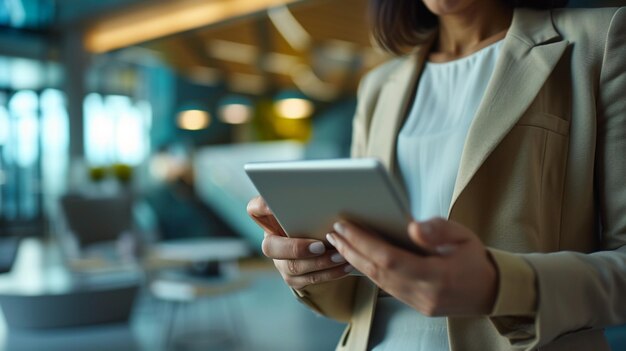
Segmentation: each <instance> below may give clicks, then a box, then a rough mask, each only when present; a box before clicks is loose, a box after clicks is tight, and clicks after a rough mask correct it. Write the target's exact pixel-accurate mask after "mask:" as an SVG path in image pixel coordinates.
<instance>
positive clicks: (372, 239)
mask: <svg viewBox="0 0 626 351" xmlns="http://www.w3.org/2000/svg"><path fill="white" fill-rule="evenodd" d="M334 229H335V232H336V233H337V234H338V235H330V238H329V237H327V239H328V240H329V241H330V240H332V237H334V236H336V237H339V238H340V239H342V240H340V241H339V243H338V244H339V245H340V246H343V247H342V248H340V247H338V246H335V245H334V244H333V246H335V247H336V248H337V250H338V251H339V252H340V253H341V254H342V255H343V256H344V257H345V258H346V260H348V262H350V263H351V264H352V265H353V266H354V267H355V268H356V269H358V270H359V271H361V269H365V270H366V271H370V272H372V274H374V273H373V272H374V271H377V272H378V271H398V272H400V273H402V274H406V275H410V276H412V277H415V278H419V279H427V278H430V277H431V276H432V273H433V269H432V268H431V267H430V266H431V261H429V260H427V258H426V257H420V256H418V255H416V254H414V253H411V252H408V251H406V250H403V249H401V248H398V247H395V246H393V245H391V244H389V243H387V242H386V241H384V240H383V239H381V238H380V237H379V236H378V235H376V234H374V233H371V232H369V231H368V230H364V229H363V228H361V227H358V226H356V225H354V224H353V223H350V222H347V221H340V222H338V223H336V225H335V226H334ZM331 244H332V242H331ZM344 250H345V251H344ZM351 258H352V259H354V260H355V261H356V260H358V262H353V261H352V259H351ZM361 266H363V267H361ZM362 273H363V274H366V275H368V274H367V273H366V272H363V271H362Z"/></svg>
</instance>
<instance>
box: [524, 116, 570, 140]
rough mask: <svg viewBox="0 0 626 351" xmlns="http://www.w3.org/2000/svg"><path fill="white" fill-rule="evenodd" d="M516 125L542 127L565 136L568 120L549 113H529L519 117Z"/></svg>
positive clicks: (568, 124) (567, 129)
mask: <svg viewBox="0 0 626 351" xmlns="http://www.w3.org/2000/svg"><path fill="white" fill-rule="evenodd" d="M516 125H517V126H528V127H536V128H542V129H546V130H548V131H551V132H554V133H557V134H560V135H563V136H567V135H569V126H570V122H569V121H566V120H564V119H562V118H560V117H557V116H555V115H551V114H549V113H529V114H526V115H524V116H523V117H522V118H520V120H519V121H518V122H517V123H516Z"/></svg>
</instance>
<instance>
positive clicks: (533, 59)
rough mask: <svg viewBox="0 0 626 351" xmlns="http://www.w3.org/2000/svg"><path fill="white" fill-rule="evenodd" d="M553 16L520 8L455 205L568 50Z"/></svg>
mask: <svg viewBox="0 0 626 351" xmlns="http://www.w3.org/2000/svg"><path fill="white" fill-rule="evenodd" d="M567 45H568V42H567V41H564V40H561V37H560V36H559V34H558V33H557V32H556V29H555V28H554V26H553V24H552V18H551V14H550V12H547V11H542V12H538V11H532V10H526V9H518V10H516V11H515V14H514V16H513V22H512V24H511V28H510V29H509V32H508V33H507V36H506V39H505V42H504V45H503V47H502V49H501V50H502V51H501V52H500V58H499V60H498V63H497V65H496V68H495V70H494V73H493V76H492V78H491V81H490V83H489V85H488V87H487V90H486V92H485V95H484V97H483V100H482V102H481V104H480V106H479V108H478V111H477V113H476V116H475V118H474V121H473V123H472V125H471V127H470V130H469V133H468V136H467V140H466V142H465V147H464V149H463V155H462V157H461V164H460V167H459V172H458V176H457V180H456V184H455V188H454V193H453V196H452V202H451V203H450V211H449V213H451V211H452V208H453V206H454V203H455V202H456V200H457V199H458V197H459V195H460V194H461V193H462V192H463V190H464V189H465V187H466V186H467V185H468V183H469V182H470V180H471V179H472V177H473V176H474V174H475V173H476V171H477V170H478V169H479V168H480V166H481V165H482V164H483V162H484V161H485V160H486V159H487V157H488V156H489V155H490V154H491V152H492V151H493V150H494V149H495V148H496V146H497V145H498V144H499V143H500V141H501V140H502V139H503V138H504V137H505V135H506V134H507V133H508V132H509V131H510V130H511V128H513V126H514V125H515V123H516V122H517V121H518V120H519V118H520V117H521V116H522V115H523V114H524V112H525V111H526V110H527V109H528V107H529V106H530V104H531V103H532V101H533V100H534V99H535V97H536V96H537V93H538V92H539V90H540V89H541V87H542V86H543V85H544V83H545V81H546V79H547V78H548V76H549V75H550V73H551V72H552V70H553V69H554V67H555V66H556V64H557V63H558V61H559V59H560V58H561V56H562V55H563V52H564V51H565V49H566V48H567Z"/></svg>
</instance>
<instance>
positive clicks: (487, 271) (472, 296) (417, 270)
mask: <svg viewBox="0 0 626 351" xmlns="http://www.w3.org/2000/svg"><path fill="white" fill-rule="evenodd" d="M334 229H335V232H334V233H330V234H328V235H327V239H328V241H329V242H330V243H331V244H332V245H333V246H335V247H336V248H337V250H338V251H339V253H341V255H342V256H343V257H344V258H345V259H346V260H347V261H348V262H349V263H350V264H351V265H352V266H354V267H355V268H356V269H357V270H359V271H360V272H361V273H363V274H364V275H366V276H368V277H369V278H370V279H371V280H372V281H373V282H374V283H375V284H376V285H378V286H379V287H380V288H381V289H383V290H384V291H386V292H387V293H389V294H390V295H392V296H394V297H395V298H397V299H398V300H400V301H402V302H404V303H406V304H408V305H409V306H412V307H413V308H415V309H416V310H418V311H419V312H421V313H422V314H425V315H427V316H475V315H486V314H488V313H489V312H490V311H491V309H492V307H493V304H494V301H495V297H496V292H497V280H498V277H497V270H496V267H495V264H494V263H493V261H492V260H491V258H490V256H489V253H488V251H487V250H486V249H485V247H484V246H483V244H482V243H481V241H480V240H479V239H478V237H477V236H476V234H474V233H473V232H472V231H471V230H469V229H467V228H465V227H463V226H462V225H460V224H458V223H455V222H452V221H446V220H444V219H440V218H437V219H432V220H429V221H426V222H419V223H418V222H412V223H411V224H410V225H409V227H408V233H409V237H410V238H411V240H412V241H413V242H414V243H415V244H416V252H410V251H409V250H407V249H401V248H398V247H396V246H393V245H391V244H389V243H387V242H386V241H384V240H383V239H382V237H381V236H380V235H378V234H376V233H372V232H370V231H367V230H364V229H362V228H360V227H358V226H357V225H355V224H353V223H350V222H346V221H341V222H338V223H336V224H335V227H334ZM417 247H419V248H420V249H422V250H425V251H427V252H429V253H430V254H431V255H429V256H424V255H419V254H418V253H417V251H418V250H417Z"/></svg>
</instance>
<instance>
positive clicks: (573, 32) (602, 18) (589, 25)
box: [552, 7, 626, 41]
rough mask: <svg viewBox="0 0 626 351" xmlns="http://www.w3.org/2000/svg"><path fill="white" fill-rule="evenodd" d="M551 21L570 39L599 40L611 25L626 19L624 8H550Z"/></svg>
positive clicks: (625, 9)
mask: <svg viewBox="0 0 626 351" xmlns="http://www.w3.org/2000/svg"><path fill="white" fill-rule="evenodd" d="M552 21H553V23H554V26H555V27H556V29H557V31H559V33H560V34H561V35H562V36H563V37H564V38H565V39H568V40H570V41H576V40H577V39H578V40H582V39H587V40H599V38H601V37H604V36H606V35H607V34H608V32H609V30H610V28H611V26H612V25H615V24H618V25H619V24H620V23H619V22H622V25H623V22H624V21H626V8H624V7H607V8H580V9H555V10H552Z"/></svg>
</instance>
